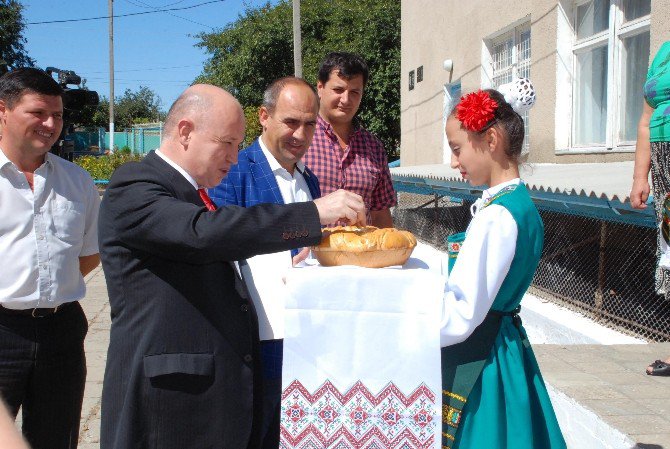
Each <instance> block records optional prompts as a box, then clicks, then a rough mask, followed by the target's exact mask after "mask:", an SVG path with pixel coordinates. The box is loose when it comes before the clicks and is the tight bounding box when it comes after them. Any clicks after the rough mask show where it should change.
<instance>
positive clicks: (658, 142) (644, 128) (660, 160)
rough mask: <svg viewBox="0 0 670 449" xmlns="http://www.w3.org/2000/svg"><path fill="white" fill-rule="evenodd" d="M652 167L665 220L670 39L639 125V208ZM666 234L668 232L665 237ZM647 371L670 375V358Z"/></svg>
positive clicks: (669, 285)
mask: <svg viewBox="0 0 670 449" xmlns="http://www.w3.org/2000/svg"><path fill="white" fill-rule="evenodd" d="M650 170H651V182H652V184H653V187H654V190H653V191H654V208H655V211H656V219H657V221H658V222H659V223H662V222H663V219H664V217H665V218H668V212H670V211H668V210H666V208H665V207H664V206H663V204H664V203H665V202H666V198H667V197H668V194H669V193H670V41H668V42H665V43H664V44H663V45H662V46H661V48H660V49H659V50H658V53H656V56H655V57H654V60H653V62H652V63H651V66H650V67H649V72H648V74H647V81H646V82H645V84H644V103H643V109H642V116H641V117H640V122H639V124H638V127H637V144H636V146H635V168H634V170H633V187H632V188H631V191H630V204H631V206H632V207H634V208H636V209H644V208H645V207H647V205H646V202H647V199H648V198H649V190H650V189H649V181H648V179H649V171H650ZM669 204H670V203H669ZM667 235H668V234H667V233H665V238H666V239H667ZM663 239H664V235H663V233H662V232H659V233H658V244H657V248H658V250H657V258H658V260H659V261H661V260H663V259H664V258H661V248H663V247H666V248H667V246H668V242H667V240H663ZM669 268H670V266H668V264H667V263H660V264H659V263H657V266H656V292H657V293H658V294H659V295H664V296H665V298H666V300H668V297H669V295H670V271H668V269H669ZM647 374H649V375H652V376H670V357H668V358H667V359H665V360H656V361H655V362H653V363H652V364H651V365H649V366H648V367H647Z"/></svg>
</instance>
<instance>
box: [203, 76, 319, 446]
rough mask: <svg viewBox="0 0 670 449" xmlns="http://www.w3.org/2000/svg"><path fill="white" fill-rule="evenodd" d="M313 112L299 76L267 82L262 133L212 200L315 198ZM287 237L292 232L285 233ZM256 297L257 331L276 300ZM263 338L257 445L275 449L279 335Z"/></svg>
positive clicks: (248, 202) (311, 92) (313, 97)
mask: <svg viewBox="0 0 670 449" xmlns="http://www.w3.org/2000/svg"><path fill="white" fill-rule="evenodd" d="M318 113H319V98H318V96H317V94H316V90H315V89H314V88H313V87H312V86H311V85H309V84H308V83H307V82H305V81H304V80H303V79H300V78H295V77H290V76H289V77H285V78H280V79H278V80H276V81H274V82H273V83H272V84H270V86H269V87H268V88H267V89H266V90H265V94H264V96H263V105H262V106H261V108H260V111H259V119H260V123H261V125H262V127H263V132H262V134H261V136H260V137H259V138H258V139H257V140H256V141H255V142H254V143H252V144H251V145H250V146H249V147H247V148H245V149H244V150H242V151H241V152H240V153H239V155H238V163H237V165H234V166H232V167H231V169H230V172H229V173H228V176H227V177H226V178H225V179H224V180H223V181H222V182H221V184H219V186H217V187H216V188H214V189H212V190H210V196H211V198H212V200H213V201H214V202H215V203H217V205H219V206H224V205H229V204H233V205H237V206H244V207H251V206H255V205H257V204H262V203H275V204H290V203H298V202H304V201H311V200H313V199H316V198H318V197H320V196H321V190H320V189H319V183H318V180H317V178H316V176H315V175H314V173H312V172H311V171H310V170H309V168H307V167H306V166H305V164H304V163H303V162H302V160H301V159H302V157H303V155H304V154H305V152H306V151H307V149H308V148H309V146H310V144H311V143H312V137H313V136H314V131H315V129H316V120H317V115H318ZM287 238H292V236H290V235H287ZM291 254H292V255H293V262H294V263H297V262H299V261H300V260H302V259H304V258H305V256H306V250H303V251H302V252H301V253H300V254H298V252H297V250H294V251H292V252H291ZM258 257H268V256H258ZM287 262H288V263H290V261H287ZM245 279H247V277H245ZM260 299H261V301H262V302H263V307H257V308H256V309H257V312H258V313H259V316H260V319H259V322H260V323H261V334H263V323H270V324H271V323H272V319H269V318H268V319H264V317H263V316H262V314H263V311H264V310H270V309H272V305H268V306H265V304H267V302H272V301H278V300H279V299H278V298H277V297H269V298H268V297H262V295H261V298H260ZM261 337H263V335H261ZM265 338H273V339H262V341H261V364H262V367H263V387H264V392H263V394H264V398H263V426H262V429H261V433H262V435H261V436H262V439H263V445H262V447H263V448H273V449H275V448H277V447H279V410H280V402H281V368H282V358H283V357H282V356H283V340H282V339H280V338H279V337H277V336H273V337H265Z"/></svg>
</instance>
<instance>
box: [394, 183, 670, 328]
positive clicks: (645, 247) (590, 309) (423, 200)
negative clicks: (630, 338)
mask: <svg viewBox="0 0 670 449" xmlns="http://www.w3.org/2000/svg"><path fill="white" fill-rule="evenodd" d="M471 204H472V203H471V202H469V201H467V200H464V201H461V200H458V199H452V198H449V197H445V196H439V195H428V194H418V193H407V192H398V206H397V207H395V209H394V210H393V219H394V223H395V225H396V226H397V227H400V228H404V229H408V230H411V231H412V232H414V233H415V234H416V235H417V237H419V238H420V239H421V240H423V241H425V242H427V243H430V244H431V245H433V246H435V247H437V248H440V249H443V250H446V244H445V242H446V238H447V236H449V235H450V234H452V233H454V232H461V231H464V230H465V229H466V227H467V225H468V223H469V222H470V218H471V217H470V205H471ZM538 209H539V210H540V215H541V216H542V220H543V221H544V231H545V237H544V250H543V252H542V259H541V261H540V265H539V267H538V269H537V272H536V273H535V278H534V279H533V284H532V286H531V290H530V291H531V293H533V294H534V295H536V296H539V297H541V298H544V299H548V300H551V301H553V302H556V303H559V304H561V305H564V306H566V307H569V308H571V309H574V310H577V311H579V312H581V313H583V314H584V315H586V316H588V317H589V318H591V319H593V320H595V321H597V322H599V323H601V324H604V325H607V326H610V327H613V328H616V329H618V330H621V331H624V332H626V333H629V334H632V335H636V336H639V337H641V338H644V339H647V340H650V341H670V300H668V299H666V298H664V297H663V296H662V295H657V294H656V292H655V290H654V270H655V263H656V255H655V253H656V230H655V229H654V228H650V227H643V226H636V225H631V224H627V223H625V222H624V221H623V220H621V221H619V222H616V221H608V220H602V219H598V218H591V217H586V216H581V215H573V214H569V213H561V212H556V211H554V210H551V209H549V208H547V207H543V206H542V205H540V206H539V207H538Z"/></svg>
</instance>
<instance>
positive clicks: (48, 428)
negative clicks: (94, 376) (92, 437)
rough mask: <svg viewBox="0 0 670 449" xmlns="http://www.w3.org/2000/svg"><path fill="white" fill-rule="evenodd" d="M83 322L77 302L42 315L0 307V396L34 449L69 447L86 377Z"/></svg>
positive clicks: (76, 426)
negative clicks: (10, 311)
mask: <svg viewBox="0 0 670 449" xmlns="http://www.w3.org/2000/svg"><path fill="white" fill-rule="evenodd" d="M87 331H88V322H87V321H86V316H85V315H84V311H83V310H82V309H81V306H80V305H79V303H78V302H77V303H76V304H73V305H72V306H69V307H67V308H66V309H64V310H62V311H61V310H59V311H58V312H57V313H55V314H53V315H49V316H45V317H42V318H33V317H31V316H17V315H7V314H5V313H3V311H2V310H0V395H1V396H2V398H3V399H4V401H5V403H6V404H7V407H8V408H9V411H10V413H12V414H13V416H14V417H16V415H17V413H18V411H19V407H23V409H22V410H23V428H22V430H23V435H24V436H25V438H26V440H28V443H30V446H31V447H32V448H33V449H74V448H76V447H77V443H78V439H79V420H80V417H81V405H82V400H83V398H84V383H85V381H86V356H85V355H84V337H86V332H87Z"/></svg>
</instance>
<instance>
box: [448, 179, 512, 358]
mask: <svg viewBox="0 0 670 449" xmlns="http://www.w3.org/2000/svg"><path fill="white" fill-rule="evenodd" d="M520 182H521V180H520V179H519V178H516V179H513V180H511V181H508V182H504V183H502V184H498V185H497V186H495V187H491V188H490V189H488V190H485V191H484V192H483V194H482V198H481V199H479V200H477V201H476V202H475V204H474V205H473V207H472V209H471V210H472V214H473V217H472V221H471V222H470V225H469V226H468V231H467V237H466V238H465V241H464V242H463V244H462V245H461V249H460V251H459V253H458V258H457V259H456V263H455V264H454V267H453V269H452V270H451V273H450V274H449V280H448V282H447V287H446V292H445V295H444V302H443V312H442V323H441V332H440V345H441V346H443V347H444V346H448V345H453V344H456V343H460V342H462V341H464V340H465V339H467V338H468V337H469V336H470V335H471V334H472V332H473V331H474V330H475V328H476V327H477V326H479V325H480V324H481V323H482V322H483V321H484V318H486V314H487V313H488V312H489V309H490V308H491V305H492V304H493V301H494V300H495V299H496V296H497V295H498V291H500V287H501V286H502V283H503V281H504V280H505V277H506V276H507V273H508V272H509V269H510V266H511V265H512V259H514V253H515V252H516V239H517V235H518V228H517V224H516V221H515V220H514V218H513V217H512V214H511V213H510V212H509V211H508V210H507V209H505V208H504V207H502V206H500V205H498V204H491V205H489V206H487V207H484V208H482V206H483V205H484V204H485V202H486V200H488V199H489V198H491V197H492V196H493V195H495V194H496V193H498V192H499V191H500V190H502V189H503V188H505V187H507V186H508V185H512V184H519V183H520Z"/></svg>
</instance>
